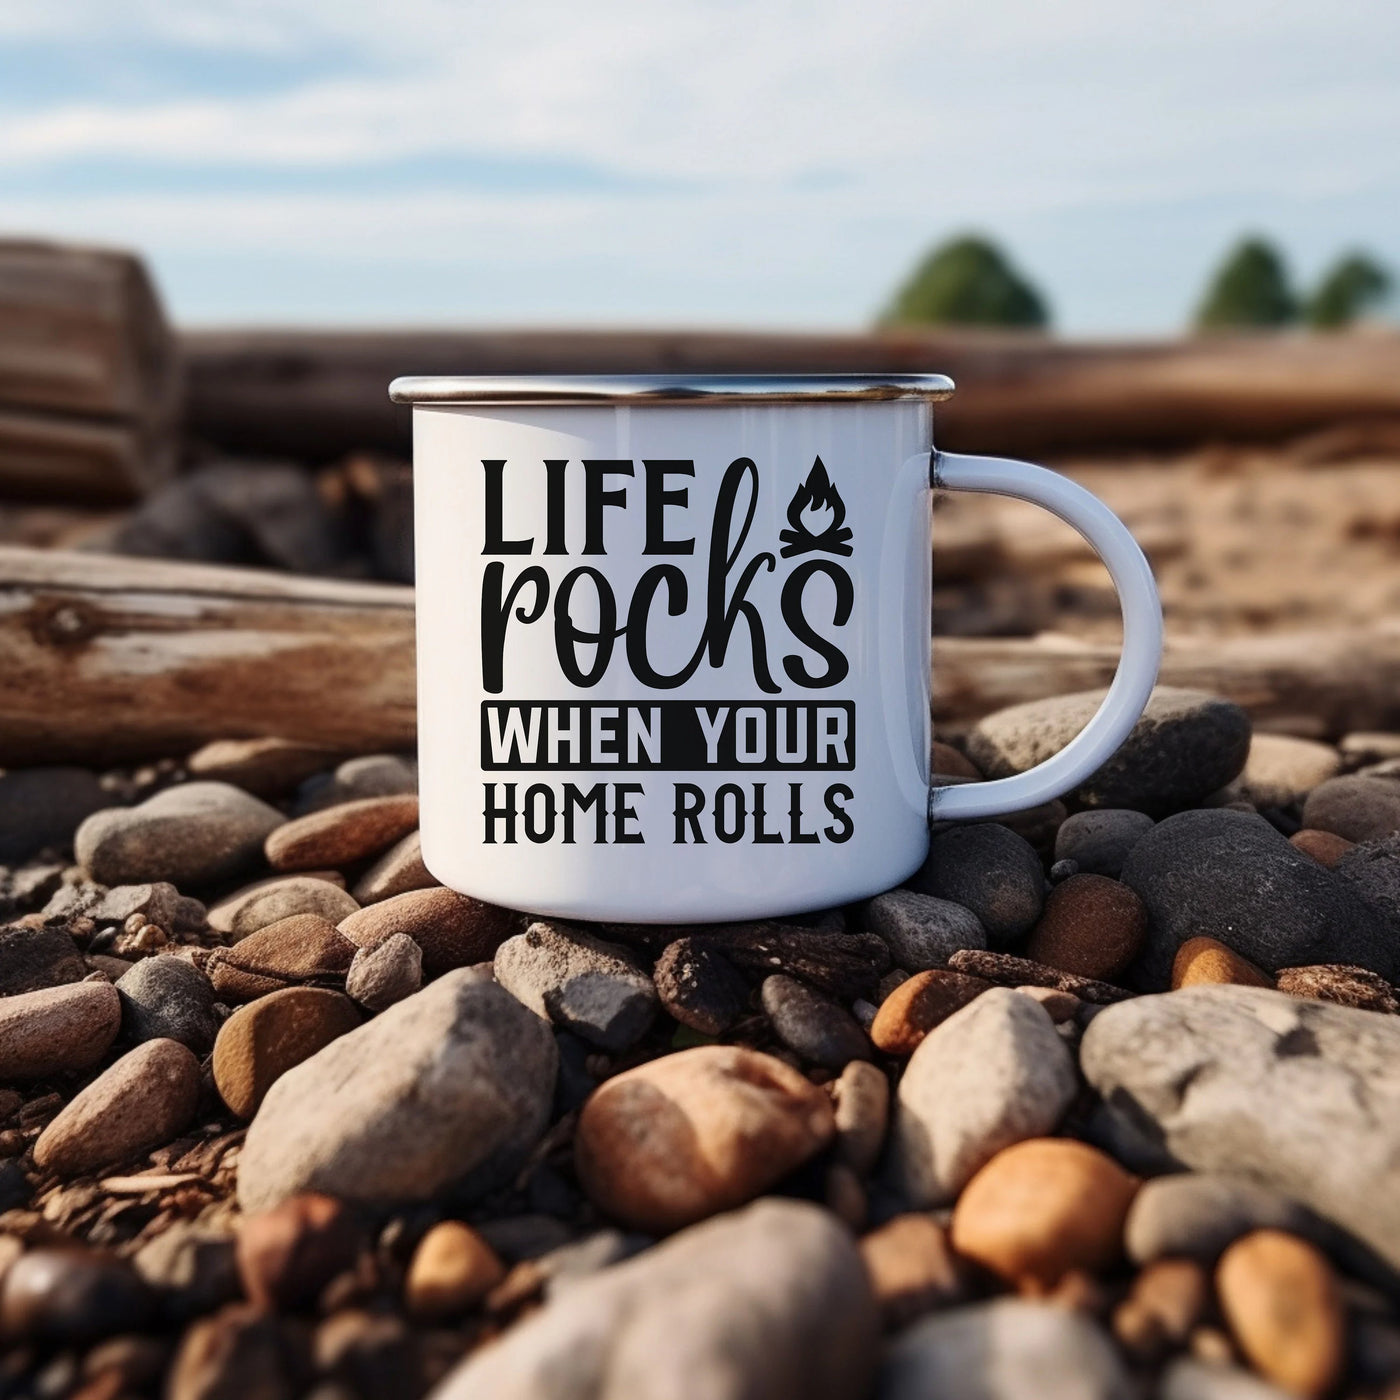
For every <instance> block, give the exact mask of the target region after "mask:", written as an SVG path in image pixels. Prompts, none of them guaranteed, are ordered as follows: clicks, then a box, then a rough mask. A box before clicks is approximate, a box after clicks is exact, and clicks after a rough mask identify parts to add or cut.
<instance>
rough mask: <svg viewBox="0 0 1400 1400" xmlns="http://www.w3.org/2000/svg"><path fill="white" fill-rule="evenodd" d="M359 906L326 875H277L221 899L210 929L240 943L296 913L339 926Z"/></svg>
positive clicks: (341, 886)
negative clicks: (316, 916)
mask: <svg viewBox="0 0 1400 1400" xmlns="http://www.w3.org/2000/svg"><path fill="white" fill-rule="evenodd" d="M336 879H337V880H338V879H339V876H338V875H337V877H336ZM359 907H360V906H359V903H358V902H357V901H356V900H355V899H354V898H352V897H351V896H350V895H348V894H347V893H346V892H345V889H344V886H343V885H341V884H337V883H336V882H335V881H332V880H327V879H324V878H323V877H322V875H319V874H318V875H277V876H274V877H273V878H272V879H270V880H258V881H256V882H255V883H253V884H251V885H245V886H244V887H243V888H242V889H241V890H238V891H237V892H236V893H234V894H231V895H229V896H228V898H227V899H222V900H220V901H219V903H218V904H216V905H214V906H213V908H212V909H210V911H209V927H210V928H212V929H213V930H214V931H215V932H216V933H226V934H229V935H230V936H231V937H232V938H233V939H234V941H235V942H236V941H237V940H238V939H240V938H247V936H248V935H249V934H250V933H256V932H257V931H258V930H259V929H261V928H266V927H267V926H268V925H269V924H275V923H280V922H281V920H283V919H290V918H292V917H293V915H296V914H316V915H319V916H320V917H321V918H323V919H325V920H326V921H327V922H328V923H332V924H338V923H339V922H340V921H341V920H342V919H344V918H347V917H348V916H349V915H351V914H353V913H354V912H355V910H356V909H358V908H359Z"/></svg>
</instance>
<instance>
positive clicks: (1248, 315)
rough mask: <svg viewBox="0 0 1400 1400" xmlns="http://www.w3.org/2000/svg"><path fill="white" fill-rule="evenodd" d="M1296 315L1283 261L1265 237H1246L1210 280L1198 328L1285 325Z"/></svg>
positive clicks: (1232, 328)
mask: <svg viewBox="0 0 1400 1400" xmlns="http://www.w3.org/2000/svg"><path fill="white" fill-rule="evenodd" d="M1297 316H1298V300H1297V298H1296V297H1295V296H1294V295H1293V292H1292V291H1291V290H1290V288H1289V285H1288V273H1287V270H1286V269H1285V267H1284V264H1283V258H1282V257H1280V255H1279V253H1278V251H1277V250H1276V249H1275V248H1274V247H1273V245H1272V244H1270V243H1266V242H1265V241H1264V240H1263V239H1262V238H1246V239H1244V240H1243V241H1242V242H1241V243H1239V244H1237V245H1236V246H1235V247H1234V248H1233V249H1232V250H1231V252H1230V253H1229V254H1228V256H1227V257H1226V258H1225V261H1224V262H1223V263H1222V264H1221V265H1220V268H1219V270H1218V271H1217V272H1216V274H1215V276H1214V277H1213V278H1212V279H1211V282H1210V285H1209V286H1208V287H1207V288H1206V294H1205V298H1204V299H1203V300H1202V302H1201V306H1200V309H1199V310H1198V311H1197V312H1196V325H1197V327H1198V328H1199V329H1200V330H1206V331H1215V330H1234V329H1242V328H1249V327H1267V326H1284V325H1287V324H1288V323H1289V322H1290V321H1293V320H1296V319H1297Z"/></svg>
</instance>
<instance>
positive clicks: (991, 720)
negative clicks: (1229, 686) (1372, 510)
mask: <svg viewBox="0 0 1400 1400" xmlns="http://www.w3.org/2000/svg"><path fill="white" fill-rule="evenodd" d="M1105 693H1106V692H1104V691H1101V690H1092V691H1080V692H1078V693H1076V694H1073V695H1059V696H1055V697H1054V698H1053V699H1049V700H1033V701H1031V702H1029V703H1028V704H1024V705H1013V706H1011V707H1010V708H1009V709H1005V710H998V711H997V712H996V713H995V714H991V715H988V716H987V717H986V718H985V719H983V720H981V721H980V722H979V723H978V724H977V726H976V727H975V728H974V729H973V731H972V733H971V734H970V735H969V736H968V744H967V749H968V755H969V756H970V757H971V758H972V760H973V762H974V763H976V764H977V766H978V767H979V768H980V769H982V771H983V772H984V773H986V775H987V776H988V777H989V778H1001V777H1006V776H1007V775H1008V774H1011V773H1023V772H1025V770H1026V769H1027V768H1032V767H1034V766H1035V765H1036V764H1037V763H1040V762H1042V761H1043V760H1045V759H1047V758H1049V757H1050V755H1051V754H1054V753H1058V752H1059V751H1060V750H1061V749H1062V748H1064V747H1065V745H1066V744H1068V743H1069V741H1070V740H1071V739H1073V738H1074V736H1075V735H1076V734H1078V733H1079V731H1080V730H1081V729H1083V728H1084V726H1085V725H1086V724H1088V722H1089V720H1090V718H1091V717H1092V715H1093V713H1094V711H1095V710H1097V709H1098V707H1099V704H1100V702H1101V701H1102V700H1103V697H1104V695H1105ZM1249 739H1250V722H1249V716H1248V715H1247V714H1246V713H1245V712H1244V711H1243V710H1242V709H1241V708H1240V707H1239V706H1238V705H1236V704H1233V703H1232V702H1231V701H1229V700H1223V699H1221V698H1220V697H1219V696H1215V695H1207V694H1205V693H1203V692H1201V691H1197V690H1180V689H1178V688H1176V687H1175V686H1158V687H1157V688H1156V690H1154V691H1153V692H1152V698H1151V700H1149V701H1148V704H1147V709H1146V710H1145V711H1144V712H1143V715H1142V718H1141V719H1139V720H1138V722H1137V724H1136V725H1135V726H1134V727H1133V731H1132V733H1131V734H1129V735H1128V737H1127V738H1126V739H1125V740H1124V741H1123V744H1122V745H1121V747H1120V748H1119V749H1118V751H1117V753H1115V754H1114V755H1113V757H1112V758H1111V759H1109V760H1108V762H1107V763H1105V764H1104V765H1103V767H1102V768H1100V769H1099V770H1098V772H1096V773H1095V774H1094V775H1093V777H1092V778H1090V779H1089V780H1088V781H1087V782H1085V783H1082V784H1081V785H1080V786H1079V787H1078V788H1077V789H1076V790H1075V792H1074V794H1073V799H1072V800H1073V802H1074V803H1076V804H1077V805H1079V806H1083V807H1132V808H1134V809H1135V810H1137V811H1140V812H1147V813H1149V814H1151V815H1152V816H1162V815H1165V814H1167V813H1169V812H1176V811H1180V810H1181V809H1182V808H1183V807H1189V806H1191V805H1192V804H1193V803H1195V802H1198V801H1200V800H1201V798H1203V797H1206V796H1208V795H1209V794H1210V793H1213V792H1215V791H1217V790H1218V789H1220V788H1223V787H1225V786H1226V785H1227V784H1228V783H1230V782H1232V781H1233V780H1234V779H1235V778H1236V777H1237V776H1238V775H1239V773H1240V771H1241V770H1242V769H1243V768H1244V765H1245V760H1246V759H1247V757H1248V755H1249Z"/></svg>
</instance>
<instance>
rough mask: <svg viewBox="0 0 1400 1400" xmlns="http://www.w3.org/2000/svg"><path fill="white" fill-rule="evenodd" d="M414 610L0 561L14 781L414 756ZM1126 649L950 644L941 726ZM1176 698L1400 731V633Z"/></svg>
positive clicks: (1211, 646)
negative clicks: (233, 749) (218, 761)
mask: <svg viewBox="0 0 1400 1400" xmlns="http://www.w3.org/2000/svg"><path fill="white" fill-rule="evenodd" d="M413 659H414V638H413V591H412V589H410V588H406V587H403V586H400V585H396V584H365V583H343V582H337V581H334V580H325V579H309V578H299V577H296V576H293V575H288V574H274V573H260V572H257V571H254V570H247V569H230V568H213V567H208V566H203V565H197V564H183V563H167V562H163V561H155V560H143V559H114V558H105V557H101V556H97V555H90V554H66V553H60V552H49V551H42V550H26V549H17V548H0V676H3V678H4V679H3V683H2V684H0V764H3V765H9V766H15V765H24V764H34V763H52V762H81V763H91V764H98V765H101V764H107V763H115V762H119V761H126V760H132V759H138V758H151V757H156V756H160V755H165V754H175V755H180V754H184V753H187V752H189V751H191V750H193V749H194V748H196V747H198V746H199V745H200V744H202V743H205V742H207V741H208V740H210V739H222V738H234V737H246V736H251V735H277V736H280V737H283V738H287V739H299V740H308V741H314V742H318V743H323V744H326V745H328V746H334V747H339V748H344V749H346V750H350V751H359V752H369V751H372V750H376V749H402V748H406V747H410V746H411V745H412V744H413V741H414V732H415V713H414V692H415V686H414V671H413V665H414V660H413ZM1116 664H1117V648H1116V647H1108V646H1097V645H1088V644H1080V643H1075V642H1070V641H1066V640H1062V639H1051V638H1042V639H1039V640H1015V639H1013V640H982V639H968V638H954V637H949V638H940V639H939V640H938V641H937V642H936V643H935V647H934V671H933V676H934V718H935V720H936V722H937V723H938V724H940V725H947V726H951V727H956V726H959V725H964V724H966V723H968V722H970V721H971V720H974V719H976V718H978V717H979V716H981V715H983V714H986V713H988V712H990V711H991V710H995V709H999V708H1001V707H1002V706H1004V705H1012V704H1016V703H1019V702H1020V701H1023V700H1031V699H1037V698H1041V697H1044V696H1049V695H1057V694H1061V693H1063V692H1066V691H1074V690H1087V689H1092V688H1094V687H1096V686H1102V685H1106V684H1107V683H1108V682H1109V680H1110V679H1111V678H1112V675H1113V669H1114V667H1115V665H1116ZM1162 680H1163V681H1164V682H1166V683H1169V684H1172V685H1184V686H1192V687H1195V688H1198V689H1201V690H1208V691H1212V692H1214V693H1216V694H1219V695H1225V696H1228V697H1229V698H1230V699H1232V700H1235V701H1237V702H1238V703H1239V704H1241V705H1243V706H1244V707H1245V708H1246V709H1247V710H1249V711H1250V713H1251V714H1253V715H1254V717H1255V719H1256V721H1257V722H1259V723H1260V724H1261V725H1263V726H1266V727H1269V728H1275V729H1285V730H1288V731H1290V732H1293V733H1303V734H1319V735H1330V736H1334V737H1335V736H1339V735H1341V734H1343V733H1345V732H1346V731H1348V730H1355V729H1387V728H1390V729H1400V627H1396V628H1390V629H1377V630H1374V631H1366V632H1351V633H1345V632H1338V633H1321V634H1316V635H1302V634H1275V635H1265V636H1258V637H1235V638H1222V639H1183V640H1181V641H1178V642H1175V643H1173V644H1172V645H1171V646H1170V647H1169V650H1168V654H1167V659H1166V663H1165V665H1164V666H1163V670H1162Z"/></svg>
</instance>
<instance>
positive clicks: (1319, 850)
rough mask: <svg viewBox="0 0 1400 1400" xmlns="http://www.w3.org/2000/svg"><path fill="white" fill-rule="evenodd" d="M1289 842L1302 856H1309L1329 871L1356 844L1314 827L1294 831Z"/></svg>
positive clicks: (1343, 837)
mask: <svg viewBox="0 0 1400 1400" xmlns="http://www.w3.org/2000/svg"><path fill="white" fill-rule="evenodd" d="M1288 839H1289V841H1290V842H1291V843H1292V844H1293V845H1294V846H1295V847H1296V848H1297V849H1298V850H1300V851H1302V852H1303V854H1304V855H1308V856H1311V857H1312V858H1313V859H1314V860H1315V861H1316V862H1317V863H1318V864H1319V865H1325V866H1326V867H1327V869H1328V870H1331V869H1332V867H1333V866H1335V865H1336V863H1337V862H1338V861H1339V860H1341V858H1342V857H1343V856H1344V855H1346V853H1347V852H1348V851H1349V850H1351V848H1352V847H1353V846H1354V845H1355V844H1356V843H1355V842H1354V841H1348V840H1347V839H1346V837H1345V836H1338V835H1337V834H1336V833H1335V832H1331V831H1318V830H1317V829H1316V828H1315V827H1310V826H1305V827H1304V828H1303V829H1302V830H1301V831H1295V832H1294V833H1293V835H1292V836H1290V837H1289V838H1288Z"/></svg>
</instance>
